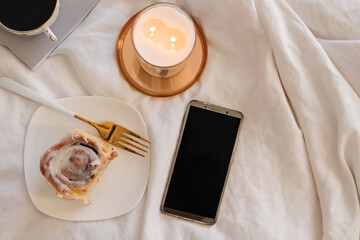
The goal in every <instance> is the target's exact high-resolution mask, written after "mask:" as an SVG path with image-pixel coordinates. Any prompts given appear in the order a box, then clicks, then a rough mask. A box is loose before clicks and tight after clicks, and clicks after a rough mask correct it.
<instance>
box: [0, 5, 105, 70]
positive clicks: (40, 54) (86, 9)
mask: <svg viewBox="0 0 360 240" xmlns="http://www.w3.org/2000/svg"><path fill="white" fill-rule="evenodd" d="M99 1H100V0H60V10H59V15H58V17H57V19H56V21H55V22H54V24H53V25H52V26H51V27H50V29H51V30H52V31H53V32H54V34H55V35H56V37H57V39H58V40H57V41H56V42H52V41H50V39H49V38H48V37H47V36H46V35H45V34H44V33H40V34H38V35H34V36H19V35H15V34H12V33H10V32H8V31H6V30H4V29H2V28H1V27H0V42H1V43H3V44H4V45H5V46H6V47H8V48H9V49H10V51H12V52H13V53H14V54H15V55H16V56H17V57H18V58H20V59H21V60H22V61H23V62H24V63H25V64H26V65H27V66H28V67H29V68H30V69H32V70H35V69H36V68H37V67H38V66H39V65H40V64H41V63H42V62H43V61H44V60H45V59H46V58H47V57H48V56H49V54H50V53H51V52H52V51H54V49H55V48H56V47H57V46H58V45H59V44H60V43H61V42H62V41H63V40H64V39H65V38H66V37H67V36H68V35H69V34H70V33H71V32H72V31H73V30H74V29H75V28H76V26H77V25H78V24H79V23H80V22H81V21H82V20H83V19H84V18H85V17H86V16H87V15H88V14H89V13H90V12H91V10H92V9H93V8H94V7H95V6H96V5H97V4H98V3H99Z"/></svg>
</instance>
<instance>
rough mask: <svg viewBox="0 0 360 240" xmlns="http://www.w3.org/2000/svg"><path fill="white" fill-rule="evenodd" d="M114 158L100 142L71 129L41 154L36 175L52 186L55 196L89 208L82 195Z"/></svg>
mask: <svg viewBox="0 0 360 240" xmlns="http://www.w3.org/2000/svg"><path fill="white" fill-rule="evenodd" d="M117 155H118V154H117V152H116V151H115V150H114V148H113V147H112V146H111V145H110V144H108V143H107V142H105V141H104V140H102V139H101V138H99V137H97V136H94V135H91V134H89V133H87V132H85V131H83V130H79V129H75V130H72V131H70V132H68V133H67V134H66V135H65V136H64V137H63V138H62V139H61V140H60V142H58V143H57V144H55V145H54V146H52V147H51V148H50V149H48V150H47V151H46V152H45V153H44V154H43V156H42V157H41V158H40V171H41V173H42V175H43V176H44V177H45V178H46V179H47V181H48V182H49V183H50V184H51V185H53V186H54V188H55V189H56V195H57V196H59V197H61V198H64V199H69V200H79V201H82V202H83V203H84V204H90V201H89V200H88V199H87V196H86V192H87V191H88V190H90V189H91V187H92V186H93V185H94V184H95V183H96V182H98V181H99V177H100V176H101V174H102V172H103V171H104V169H105V168H106V166H107V165H108V163H109V162H110V161H111V160H112V159H114V158H115V157H117Z"/></svg>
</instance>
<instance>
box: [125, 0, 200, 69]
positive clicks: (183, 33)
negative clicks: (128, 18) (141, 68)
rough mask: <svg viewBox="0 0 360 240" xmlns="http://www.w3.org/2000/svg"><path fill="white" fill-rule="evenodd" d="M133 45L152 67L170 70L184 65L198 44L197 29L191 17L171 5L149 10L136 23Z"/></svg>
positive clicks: (160, 5)
mask: <svg viewBox="0 0 360 240" xmlns="http://www.w3.org/2000/svg"><path fill="white" fill-rule="evenodd" d="M132 37H133V43H134V47H135V49H136V51H137V52H138V54H139V55H140V56H141V57H142V58H143V59H144V60H145V61H147V62H148V63H150V64H152V65H155V66H159V67H168V66H173V65H176V64H178V63H181V62H182V61H183V60H185V59H186V58H187V57H188V55H189V54H190V53H191V51H192V49H193V47H194V44H195V27H194V24H193V22H192V20H191V19H190V17H189V16H188V15H187V14H186V13H185V12H184V11H182V10H181V9H180V8H178V7H176V6H174V5H171V4H157V5H154V6H152V7H150V8H148V9H145V10H144V11H143V12H142V13H141V14H140V16H139V17H138V19H137V21H136V22H135V25H134V28H133V32H132Z"/></svg>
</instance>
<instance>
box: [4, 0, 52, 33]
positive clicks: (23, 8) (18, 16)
mask: <svg viewBox="0 0 360 240" xmlns="http://www.w3.org/2000/svg"><path fill="white" fill-rule="evenodd" d="M55 6H56V0H1V1H0V22H1V23H2V24H4V25H5V26H6V27H8V28H11V29H13V30H17V31H29V30H34V29H36V28H38V27H40V26H41V25H43V24H44V23H45V22H46V21H47V20H48V19H49V18H50V17H51V15H52V14H53V12H54V10H55Z"/></svg>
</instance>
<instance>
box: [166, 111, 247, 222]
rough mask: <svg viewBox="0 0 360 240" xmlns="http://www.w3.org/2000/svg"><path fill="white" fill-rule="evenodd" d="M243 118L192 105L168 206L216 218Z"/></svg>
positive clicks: (176, 160) (176, 161)
mask: <svg viewBox="0 0 360 240" xmlns="http://www.w3.org/2000/svg"><path fill="white" fill-rule="evenodd" d="M240 121H241V119H239V118H237V117H233V116H229V115H226V114H222V113H218V112H214V111H209V110H206V109H202V108H198V107H194V106H190V109H189V113H188V117H187V119H186V122H185V126H184V130H183V135H182V139H181V142H180V145H179V149H178V153H177V157H176V159H175V164H174V168H173V172H172V175H171V178H170V182H169V186H168V190H167V193H166V197H165V201H164V208H165V209H175V210H177V211H181V212H186V213H190V214H195V215H198V216H203V217H207V218H212V219H214V218H215V216H216V213H217V209H218V206H219V203H220V199H221V194H222V191H223V187H224V184H225V180H226V175H227V172H228V168H229V165H230V160H231V156H232V153H233V148H234V144H235V142H236V136H237V132H238V129H239V127H240Z"/></svg>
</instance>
